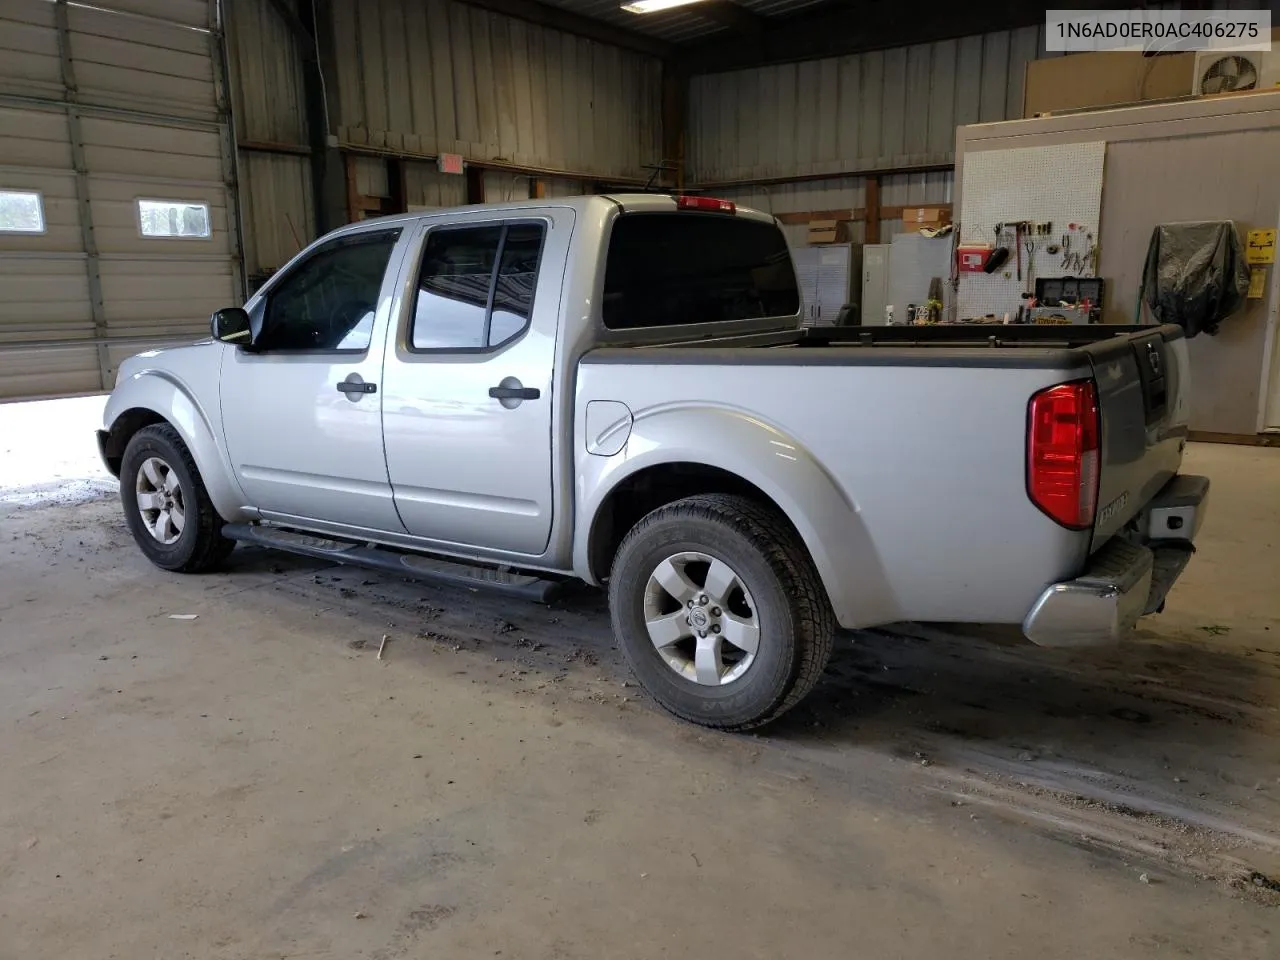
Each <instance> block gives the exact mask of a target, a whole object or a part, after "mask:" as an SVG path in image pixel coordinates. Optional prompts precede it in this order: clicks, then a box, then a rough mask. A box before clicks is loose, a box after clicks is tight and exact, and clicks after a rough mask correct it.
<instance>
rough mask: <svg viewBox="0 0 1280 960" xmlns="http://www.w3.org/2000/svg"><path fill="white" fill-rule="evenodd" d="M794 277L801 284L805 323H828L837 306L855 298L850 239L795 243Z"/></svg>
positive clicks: (837, 308) (825, 325)
mask: <svg viewBox="0 0 1280 960" xmlns="http://www.w3.org/2000/svg"><path fill="white" fill-rule="evenodd" d="M792 253H793V255H794V257H795V263H796V280H797V282H798V283H799V284H800V297H801V300H802V301H803V304H804V306H803V311H802V312H803V315H804V323H805V325H806V326H811V327H829V326H832V325H833V324H834V323H835V322H836V317H837V316H838V315H839V314H840V308H841V307H843V306H844V305H845V304H846V303H852V302H854V300H855V298H854V296H853V289H854V286H853V282H854V278H855V277H856V276H857V269H856V266H855V264H854V259H855V257H854V254H855V250H854V245H853V244H852V243H829V244H824V245H822V246H814V247H797V248H796V249H795V250H794V251H792Z"/></svg>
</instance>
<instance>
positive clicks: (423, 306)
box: [98, 195, 1208, 729]
mask: <svg viewBox="0 0 1280 960" xmlns="http://www.w3.org/2000/svg"><path fill="white" fill-rule="evenodd" d="M801 315H802V305H801V302H800V296H799V293H798V291H797V286H796V278H795V272H794V268H793V266H792V262H791V257H790V255H789V253H788V249H787V245H786V242H785V239H784V237H783V234H782V232H781V230H780V229H779V227H778V225H777V223H776V222H775V221H774V220H773V218H771V217H769V216H767V215H765V214H762V213H759V212H756V211H753V210H747V209H744V208H742V207H735V206H734V205H733V204H732V203H729V202H726V201H720V200H711V199H708V198H704V197H681V198H672V197H669V196H658V195H638V196H596V197H586V198H581V199H573V200H554V201H552V200H542V201H529V202H524V203H513V204H504V205H494V206H479V207H467V208H462V209H457V210H450V211H443V212H431V213H422V214H411V215H407V216H400V217H391V218H386V219H381V220H374V221H366V222H362V223H357V224H352V225H350V226H347V227H344V228H342V229H340V230H338V231H335V232H334V233H331V234H329V235H328V236H326V237H323V238H321V239H320V240H318V241H316V242H315V243H314V244H312V245H311V246H310V247H308V248H307V249H306V250H304V251H303V252H302V253H300V254H299V255H298V256H297V257H296V258H295V259H294V260H293V261H292V262H291V263H289V264H288V265H287V266H285V267H284V268H283V269H281V270H280V271H279V272H278V273H277V274H276V275H275V276H273V277H272V278H271V280H270V281H269V282H268V283H267V284H266V285H265V286H264V287H263V289H261V290H260V291H259V292H258V293H256V294H255V295H254V296H253V297H252V298H250V300H249V301H248V303H246V304H245V306H244V308H243V309H241V308H228V309H225V310H220V311H218V312H217V313H216V314H215V315H214V316H213V319H212V333H213V336H212V339H210V340H205V341H202V342H200V343H195V344H191V345H188V346H178V347H174V348H171V349H164V350H153V351H150V352H147V353H143V354H141V355H139V356H136V357H133V358H131V359H129V360H128V361H126V362H125V363H124V364H122V366H121V368H120V374H119V378H118V380H117V383H116V387H115V391H114V393H113V394H112V396H111V399H110V401H109V403H108V404H107V408H106V414H105V418H104V423H103V429H102V430H101V431H100V432H99V435H98V439H99V444H100V447H101V451H102V456H103V459H104V460H105V462H106V464H107V466H108V468H109V469H110V470H111V471H112V472H113V473H114V474H116V475H117V476H119V478H120V493H121V500H122V501H123V506H124V513H125V519H126V520H127V522H128V525H129V527H130V529H131V531H132V532H133V535H134V538H135V539H136V540H137V543H138V545H139V547H140V548H141V549H142V551H143V553H145V554H146V555H147V557H148V558H149V559H150V560H151V561H152V562H153V563H155V564H157V565H158V566H160V567H163V568H164V569H166V570H177V571H188V572H194V571H201V570H206V569H209V568H212V567H214V566H216V565H217V564H218V563H219V561H221V560H223V559H224V558H225V557H226V556H227V554H228V553H229V552H230V550H231V549H232V547H233V546H234V543H235V541H249V542H253V543H257V544H264V545H267V546H270V547H274V548H278V549H281V550H288V551H293V552H295V553H301V554H306V555H309V556H313V557H317V558H321V559H326V560H331V561H335V562H338V563H349V564H361V565H365V566H370V567H377V568H382V569H390V570H394V571H396V572H397V573H399V574H402V575H412V576H419V577H423V578H428V579H435V580H444V581H449V582H458V583H467V584H471V585H475V584H483V585H485V586H488V587H490V588H493V589H496V590H502V591H506V592H508V593H512V594H516V595H520V596H525V597H529V598H531V599H535V600H544V601H545V600H547V599H549V598H550V597H551V595H552V594H553V593H554V591H555V590H556V589H557V588H558V587H559V585H560V584H562V583H563V582H564V581H565V580H567V579H569V578H578V579H580V580H585V581H587V582H588V583H590V584H594V585H600V586H603V585H606V584H607V586H608V590H609V603H610V608H611V611H612V617H613V626H614V630H615V632H616V634H617V638H618V641H619V642H620V644H621V647H622V649H623V651H624V652H625V654H626V656H627V658H628V660H629V662H630V664H631V666H632V667H633V669H634V671H635V674H636V676H637V678H638V679H639V680H640V682H641V684H642V685H643V686H644V687H645V689H646V690H648V692H649V693H650V694H651V695H652V696H653V697H654V699H656V700H657V701H658V702H659V703H660V704H662V705H663V706H664V707H666V708H667V709H668V710H670V711H672V712H673V713H675V714H677V715H679V716H681V717H684V718H686V719H688V720H691V721H694V722H697V723H701V724H706V725H709V726H716V727H723V728H734V729H742V728H747V727H751V726H755V725H758V724H761V723H764V722H766V721H768V720H770V719H772V718H774V717H777V716H778V715H780V714H781V713H783V712H784V711H786V710H787V709H789V708H790V707H792V706H793V705H795V704H796V703H797V702H798V701H799V700H800V699H801V698H802V697H803V696H804V695H805V694H806V693H807V692H808V691H809V690H810V689H811V688H812V687H813V686H814V684H816V683H817V682H818V679H819V677H820V676H821V674H822V672H823V669H824V666H825V664H826V662H827V658H828V655H829V654H830V651H831V647H832V643H833V637H834V635H835V632H836V629H837V627H844V628H858V627H869V626H874V625H876V624H885V623H890V622H894V621H903V620H923V621H953V622H956V621H959V622H975V621H980V622H989V623H1016V624H1021V625H1022V628H1023V630H1024V632H1025V634H1026V636H1027V637H1029V638H1030V639H1031V640H1032V641H1034V642H1035V643H1038V644H1044V645H1059V646H1061V645H1085V644H1093V643H1103V642H1108V641H1113V640H1116V639H1118V638H1119V637H1121V636H1122V635H1123V634H1124V633H1125V631H1126V630H1128V629H1129V628H1131V627H1132V626H1133V624H1134V623H1135V621H1136V620H1137V619H1138V618H1139V617H1140V616H1142V615H1143V614H1146V613H1152V612H1155V611H1157V610H1158V609H1160V607H1161V606H1162V605H1163V602H1164V598H1165V595H1166V593H1167V592H1168V590H1169V588H1170V587H1171V586H1172V584H1173V582H1174V580H1175V579H1176V578H1177V576H1178V575H1179V574H1180V573H1181V571H1182V569H1183V567H1184V566H1185V565H1186V562H1187V559H1188V557H1189V556H1190V554H1191V552H1192V550H1193V547H1192V540H1193V538H1194V536H1195V534H1196V532H1197V530H1198V528H1199V526H1200V522H1201V520H1202V518H1203V515H1204V506H1205V497H1206V494H1207V491H1208V482H1207V481H1206V480H1205V479H1204V478H1202V477H1194V476H1187V475H1181V474H1179V472H1178V468H1179V465H1180V463H1181V461H1182V454H1183V447H1184V445H1185V442H1186V434H1187V413H1188V403H1187V400H1188V397H1187V386H1188V385H1187V373H1188V370H1187V351H1186V345H1185V342H1184V340H1183V339H1182V334H1181V331H1180V330H1179V329H1178V328H1177V327H1107V326H1095V327H1009V326H996V327H989V326H979V327H969V326H960V325H955V326H951V327H935V328H927V329H926V328H919V327H898V328H878V329H866V330H863V329H859V328H856V327H854V328H847V329H834V330H832V329H828V330H825V331H822V332H820V333H815V332H814V331H811V330H804V329H802V327H801V321H800V318H801Z"/></svg>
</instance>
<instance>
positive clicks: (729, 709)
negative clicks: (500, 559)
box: [609, 494, 836, 730]
mask: <svg viewBox="0 0 1280 960" xmlns="http://www.w3.org/2000/svg"><path fill="white" fill-rule="evenodd" d="M682 553H700V554H704V555H706V556H709V557H712V558H715V559H717V560H720V561H723V562H724V563H725V564H727V565H728V566H729V567H730V568H731V569H732V570H733V571H734V573H735V574H736V575H737V580H738V581H740V583H741V585H742V587H743V588H744V589H745V590H746V592H747V593H748V594H749V596H750V598H751V600H752V602H753V605H754V608H755V611H754V612H755V618H756V622H757V623H758V625H759V645H758V648H757V651H756V653H755V659H754V660H753V661H752V662H751V663H750V665H749V666H748V667H747V668H746V670H745V672H744V673H742V675H741V676H739V677H737V678H736V679H732V680H730V681H729V682H727V683H723V685H720V686H709V685H706V684H701V683H697V682H695V681H694V680H692V679H688V678H687V677H686V676H683V675H681V674H680V673H678V672H677V671H676V670H675V669H673V668H672V667H671V666H669V665H668V662H667V660H666V659H665V658H664V655H663V654H662V653H660V652H659V651H658V649H657V648H656V647H655V646H654V643H653V641H652V640H651V639H650V636H649V632H648V629H647V628H646V626H645V595H646V589H647V588H648V584H649V580H650V576H651V575H652V574H653V573H654V571H655V570H656V569H657V568H658V566H659V565H661V564H662V563H663V561H664V560H666V559H668V558H671V557H673V556H675V555H678V554H682ZM704 599H705V597H704ZM609 609H610V612H611V613H612V617H613V629H614V633H615V634H616V635H617V637H618V641H619V643H620V645H621V647H622V652H623V654H624V655H625V656H626V658H627V661H628V663H629V664H630V665H631V668H632V670H633V671H634V673H635V676H636V679H637V680H638V681H639V682H640V685H641V686H642V687H643V688H644V689H645V690H646V691H647V692H648V693H649V695H650V696H652V697H653V698H654V699H655V700H656V701H657V702H658V703H659V704H661V705H662V706H663V707H664V708H665V709H667V710H668V711H670V712H671V713H673V714H675V715H676V716H678V717H681V718H682V719H685V720H688V721H690V722H692V723H697V724H700V725H702V726H706V727H716V728H719V729H724V730H746V729H749V728H751V727H757V726H760V725H762V724H765V723H768V722H769V721H771V720H774V719H776V718H777V717H779V716H781V715H782V714H784V713H786V712H787V711H788V710H790V709H791V708H792V707H794V706H795V705H796V704H797V703H799V702H800V701H801V700H802V699H803V698H804V697H805V695H806V694H808V693H809V691H810V690H812V689H813V687H814V685H815V684H817V682H818V679H819V678H820V677H821V676H822V672H823V670H824V669H825V668H826V665H827V660H828V659H829V658H830V656H831V648H832V644H833V643H834V639H835V632H836V623H835V615H834V613H833V612H832V610H831V604H830V602H829V600H828V599H827V595H826V591H825V589H824V588H823V586H822V582H821V580H820V579H819V577H818V572H817V570H816V569H815V568H814V566H813V562H812V561H811V560H810V559H809V555H808V552H807V551H806V550H805V548H804V545H803V544H802V543H801V542H800V540H799V538H798V537H797V535H796V534H795V532H794V531H793V530H792V529H791V527H790V525H789V524H788V523H787V522H786V520H785V519H784V518H783V517H782V516H780V515H779V514H778V513H777V512H776V511H775V510H773V509H771V508H770V507H767V506H765V505H762V504H760V503H758V502H757V501H754V500H751V499H749V498H746V497H740V496H730V495H722V494H709V495H703V496H696V497H689V498H687V499H684V500H679V501H676V502H675V503H671V504H668V505H667V506H664V507H660V508H659V509H657V510H655V511H653V512H652V513H650V514H649V515H648V516H646V517H645V518H644V519H643V520H641V521H640V522H639V523H638V524H636V526H635V527H634V528H632V530H631V531H630V533H628V534H627V536H626V538H625V539H624V540H623V542H622V546H621V547H620V548H619V549H618V553H617V556H616V557H615V558H614V563H613V571H612V574H611V576H610V579H609ZM676 611H677V613H679V612H680V610H679V607H678V606H677V608H676ZM717 632H719V631H717ZM680 642H682V643H683V642H685V641H680ZM693 642H695V643H696V641H693Z"/></svg>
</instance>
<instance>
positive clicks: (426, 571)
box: [222, 523, 563, 603]
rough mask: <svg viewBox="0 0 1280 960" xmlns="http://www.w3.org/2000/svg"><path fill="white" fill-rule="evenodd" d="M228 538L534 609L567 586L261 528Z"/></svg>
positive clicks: (237, 530)
mask: <svg viewBox="0 0 1280 960" xmlns="http://www.w3.org/2000/svg"><path fill="white" fill-rule="evenodd" d="M222 535H223V536H224V537H227V538H229V539H231V540H240V541H242V542H244V543H256V544H258V545H259V546H263V547H270V548H271V549H273V550H283V551H285V552H287V553H297V554H301V555H302V556H304V557H314V558H315V559H317V560H328V561H330V562H332V563H345V564H351V565H353V566H358V567H370V568H372V569H375V570H386V571H387V572H389V573H398V574H400V575H402V576H408V577H415V578H417V579H419V580H429V581H432V582H434V583H442V584H448V585H451V586H459V587H471V588H473V589H478V590H487V591H489V592H491V593H500V594H504V595H505V596H509V597H519V598H520V599H522V600H532V601H533V602H534V603H550V602H551V601H552V600H554V599H555V598H556V596H557V595H558V594H559V593H560V589H561V587H562V586H563V584H562V583H560V582H559V581H557V580H543V579H541V578H540V577H535V576H532V575H530V574H524V573H513V572H511V571H510V570H504V569H498V568H492V567H477V566H471V565H469V564H465V563H454V562H451V561H448V560H438V559H436V558H435V557H428V556H424V555H422V554H419V553H406V552H403V551H400V550H396V549H394V548H392V547H373V546H369V545H367V544H361V543H356V542H354V541H351V540H335V539H331V538H328V537H321V536H315V535H312V534H308V533H295V532H294V531H292V530H281V529H279V528H277V527H264V526H260V525H257V524H250V523H228V524H227V525H226V526H224V527H223V528H222Z"/></svg>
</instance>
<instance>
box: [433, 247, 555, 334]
mask: <svg viewBox="0 0 1280 960" xmlns="http://www.w3.org/2000/svg"><path fill="white" fill-rule="evenodd" d="M545 232H546V227H545V225H543V224H541V223H509V224H503V225H494V226H479V227H456V228H454V227H451V228H441V229H436V230H432V231H431V232H430V233H429V234H427V245H426V250H425V251H424V252H423V256H422V270H421V273H420V274H419V277H418V293H417V297H416V299H415V302H414V307H413V332H412V345H413V349H414V350H494V349H497V348H498V347H501V346H503V345H504V344H507V343H510V342H511V341H513V340H515V339H516V338H517V337H519V336H520V335H521V334H522V333H524V332H525V330H527V329H528V327H529V322H530V319H531V318H532V316H533V292H534V288H535V287H536V286H537V282H538V262H539V260H540V259H541V256H542V239H543V235H544V234H545Z"/></svg>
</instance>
